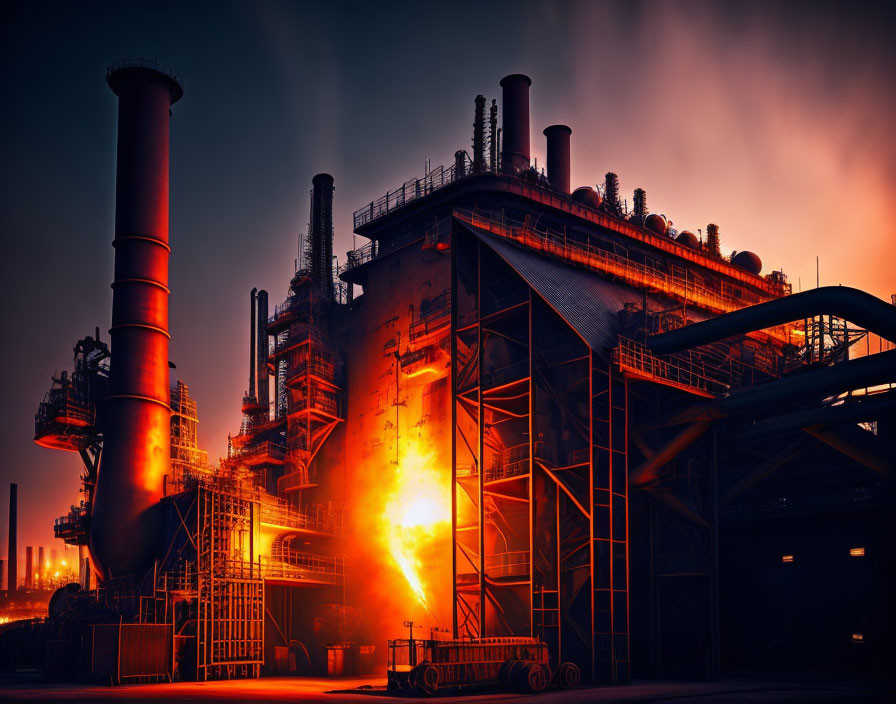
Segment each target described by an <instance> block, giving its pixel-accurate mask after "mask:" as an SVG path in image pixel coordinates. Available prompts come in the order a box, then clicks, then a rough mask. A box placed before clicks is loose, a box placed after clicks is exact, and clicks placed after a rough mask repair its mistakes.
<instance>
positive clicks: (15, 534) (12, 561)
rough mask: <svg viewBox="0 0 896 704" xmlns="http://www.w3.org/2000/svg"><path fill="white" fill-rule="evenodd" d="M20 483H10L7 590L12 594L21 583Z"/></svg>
mask: <svg viewBox="0 0 896 704" xmlns="http://www.w3.org/2000/svg"><path fill="white" fill-rule="evenodd" d="M18 545H19V485H18V484H15V483H13V484H10V485H9V543H8V544H7V553H6V559H7V560H9V563H8V566H9V572H8V573H7V582H6V591H7V593H8V594H9V595H10V596H12V595H13V594H15V591H16V588H17V587H18V584H19V548H18Z"/></svg>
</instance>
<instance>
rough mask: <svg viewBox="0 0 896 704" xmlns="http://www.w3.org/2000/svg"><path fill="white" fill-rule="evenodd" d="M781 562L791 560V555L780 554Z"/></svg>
mask: <svg viewBox="0 0 896 704" xmlns="http://www.w3.org/2000/svg"><path fill="white" fill-rule="evenodd" d="M781 562H793V555H781Z"/></svg>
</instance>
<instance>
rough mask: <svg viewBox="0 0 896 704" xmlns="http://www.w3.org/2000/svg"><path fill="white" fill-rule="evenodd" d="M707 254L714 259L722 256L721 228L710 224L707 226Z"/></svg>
mask: <svg viewBox="0 0 896 704" xmlns="http://www.w3.org/2000/svg"><path fill="white" fill-rule="evenodd" d="M705 246H706V252H707V253H708V254H710V255H712V256H714V257H720V256H722V249H721V246H720V241H719V226H718V225H715V224H713V223H709V225H707V226H706V245H705Z"/></svg>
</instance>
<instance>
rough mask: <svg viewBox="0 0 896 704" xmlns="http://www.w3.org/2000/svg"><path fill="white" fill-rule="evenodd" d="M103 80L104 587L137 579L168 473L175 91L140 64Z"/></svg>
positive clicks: (100, 538) (99, 517)
mask: <svg viewBox="0 0 896 704" xmlns="http://www.w3.org/2000/svg"><path fill="white" fill-rule="evenodd" d="M106 81H107V82H108V84H109V87H110V88H111V89H112V91H113V92H114V93H115V94H116V95H117V96H118V164H117V175H116V184H115V240H114V242H113V243H112V246H113V247H114V248H115V281H114V282H113V284H112V327H111V329H110V331H109V332H110V335H111V338H112V359H111V367H110V372H109V395H108V397H107V404H108V405H107V408H108V421H107V424H106V428H105V432H104V447H103V463H102V466H101V467H100V470H99V474H98V477H97V484H96V489H95V494H94V503H93V510H92V514H91V526H90V553H91V556H92V558H93V561H94V564H95V566H96V569H97V571H98V573H99V574H101V575H103V577H104V578H105V579H108V578H110V577H114V576H123V575H128V574H131V575H135V577H137V578H140V577H142V576H143V574H144V573H145V571H146V570H148V569H149V568H150V567H151V566H152V561H153V556H154V552H155V550H157V549H158V545H159V532H160V523H159V517H158V510H159V509H158V502H159V500H160V499H161V498H162V496H163V482H164V477H165V475H166V474H168V473H169V470H170V455H171V437H170V436H171V428H170V417H171V409H170V406H169V403H170V389H169V373H168V340H169V334H168V254H169V252H170V247H169V245H168V158H169V155H168V151H169V149H168V128H169V125H168V122H169V115H170V109H171V105H172V104H173V103H175V102H177V101H178V100H179V99H180V98H181V96H182V95H183V87H182V85H181V83H180V81H179V79H178V78H177V77H176V76H175V75H174V74H172V73H171V72H169V71H165V70H162V69H160V68H159V67H158V66H157V65H156V63H155V62H154V61H150V60H146V59H127V60H124V61H119V62H117V63H116V64H114V65H113V66H111V67H110V68H109V72H108V73H107V75H106Z"/></svg>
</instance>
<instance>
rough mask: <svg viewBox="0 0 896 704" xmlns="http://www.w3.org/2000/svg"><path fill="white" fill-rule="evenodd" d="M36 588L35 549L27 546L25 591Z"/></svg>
mask: <svg viewBox="0 0 896 704" xmlns="http://www.w3.org/2000/svg"><path fill="white" fill-rule="evenodd" d="M33 586H34V548H33V547H31V546H30V545H26V546H25V589H31V587H33Z"/></svg>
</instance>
